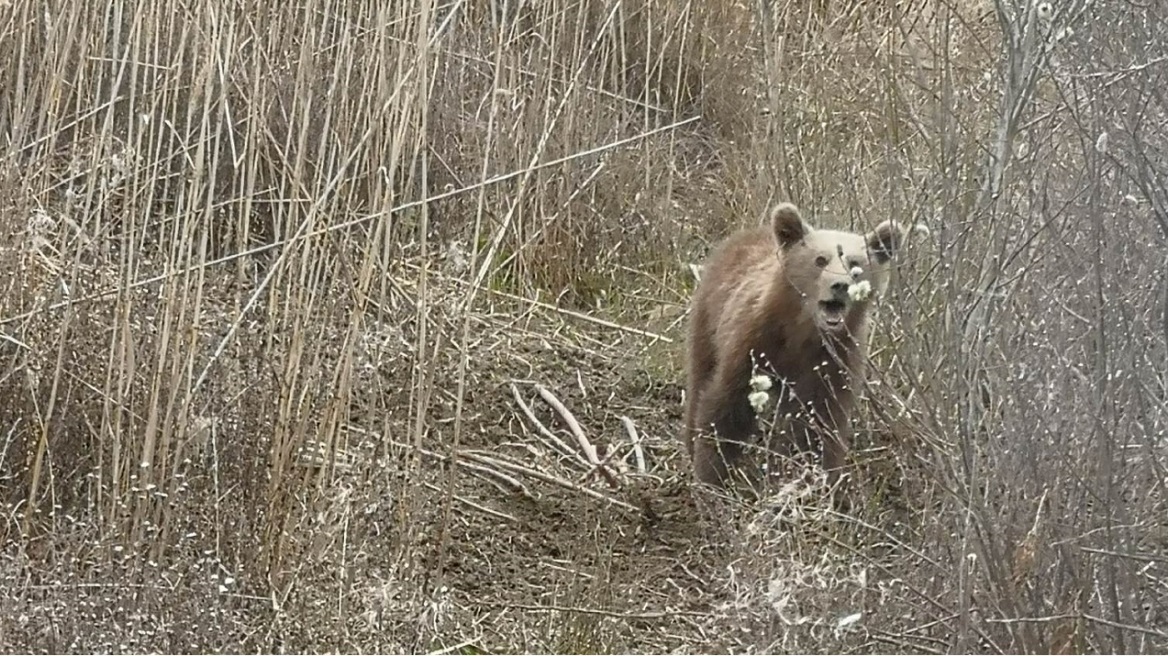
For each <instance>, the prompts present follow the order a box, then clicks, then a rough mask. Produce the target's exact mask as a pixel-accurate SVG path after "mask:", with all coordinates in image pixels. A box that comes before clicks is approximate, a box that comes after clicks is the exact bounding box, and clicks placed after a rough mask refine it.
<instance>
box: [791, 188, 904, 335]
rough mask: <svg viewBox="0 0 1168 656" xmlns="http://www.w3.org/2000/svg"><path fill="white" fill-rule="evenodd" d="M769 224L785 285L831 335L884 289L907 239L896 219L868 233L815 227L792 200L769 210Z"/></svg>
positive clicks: (848, 324) (859, 315)
mask: <svg viewBox="0 0 1168 656" xmlns="http://www.w3.org/2000/svg"><path fill="white" fill-rule="evenodd" d="M771 225H772V227H773V230H774V234H775V241H776V242H777V243H778V246H779V250H780V251H781V252H782V254H783V262H784V264H783V275H784V278H785V279H786V282H787V284H789V285H790V286H791V287H792V288H793V289H794V290H795V291H796V292H797V293H798V294H799V295H800V297H801V298H802V299H803V303H804V308H805V310H806V311H807V312H808V313H809V314H810V315H811V316H812V317H813V318H814V320H815V323H816V325H817V326H818V327H819V328H820V329H821V330H823V331H824V332H827V333H842V332H845V331H847V330H848V329H849V328H851V327H854V326H855V325H856V322H857V321H858V320H859V319H860V318H862V317H863V314H864V312H865V310H866V309H867V307H868V302H869V300H870V299H871V297H872V296H874V295H877V294H881V293H883V292H884V290H885V288H886V287H887V286H888V271H889V263H890V262H891V261H892V258H893V256H894V255H895V254H896V251H897V249H898V248H899V247H900V245H901V244H902V243H903V242H904V237H905V230H904V228H903V227H901V226H900V225H899V224H898V223H896V222H894V221H885V222H883V223H881V224H880V225H878V226H876V228H875V229H874V230H872V231H871V232H869V233H868V234H866V235H859V234H856V233H853V232H841V231H838V230H816V229H814V228H812V227H811V226H809V225H807V224H806V223H804V221H803V217H802V216H800V214H799V209H798V208H797V207H795V206H794V205H792V204H791V203H783V204H781V205H778V206H776V207H775V208H774V209H773V210H772V211H771Z"/></svg>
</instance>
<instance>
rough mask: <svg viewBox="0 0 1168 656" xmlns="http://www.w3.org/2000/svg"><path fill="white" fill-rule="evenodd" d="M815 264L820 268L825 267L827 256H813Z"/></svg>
mask: <svg viewBox="0 0 1168 656" xmlns="http://www.w3.org/2000/svg"><path fill="white" fill-rule="evenodd" d="M815 266H817V267H819V268H820V269H822V268H824V267H826V266H827V256H826V255H820V256H819V257H817V258H815Z"/></svg>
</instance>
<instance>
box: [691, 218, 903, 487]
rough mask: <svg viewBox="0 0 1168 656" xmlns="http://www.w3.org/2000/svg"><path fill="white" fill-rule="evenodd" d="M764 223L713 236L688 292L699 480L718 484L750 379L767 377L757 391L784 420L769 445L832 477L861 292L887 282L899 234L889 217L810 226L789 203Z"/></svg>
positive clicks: (843, 432) (858, 330) (860, 319)
mask: <svg viewBox="0 0 1168 656" xmlns="http://www.w3.org/2000/svg"><path fill="white" fill-rule="evenodd" d="M769 223H770V225H768V226H759V227H757V228H754V229H747V230H743V231H740V232H738V233H736V234H734V235H731V236H730V237H728V238H727V239H726V240H725V241H723V242H722V243H721V244H720V245H719V246H718V247H717V248H716V249H715V250H714V252H713V253H712V254H711V256H710V257H709V259H708V260H707V263H706V265H705V268H704V272H703V274H702V277H701V281H700V283H699V284H698V288H697V290H696V291H695V293H694V297H693V301H692V306H691V310H692V314H691V317H690V330H689V344H688V347H689V357H688V362H687V366H688V371H687V377H688V381H687V388H688V389H687V393H686V411H685V433H684V440H685V443H686V448H687V450H688V451H689V453H690V455H691V456H692V458H693V461H694V467H695V475H696V477H697V479H698V480H699V481H701V482H703V483H708V484H713V485H717V486H722V485H724V484H725V482H726V476H727V474H728V471H729V470H728V466H730V465H734V464H736V463H737V462H738V461H739V460H740V458H741V456H742V452H743V447H744V445H745V444H746V443H747V442H748V441H749V440H750V439H751V438H752V437H753V435H754V433H755V429H756V421H755V412H754V409H753V407H752V405H751V403H750V400H749V394H750V393H751V377H752V376H753V375H755V374H756V373H766V374H767V375H769V376H770V377H771V379H772V380H773V382H774V384H773V385H772V387H771V389H770V392H769V394H771V395H772V397H771V398H772V399H773V398H774V396H775V395H777V397H778V401H777V402H778V404H779V406H778V409H779V411H780V416H782V417H786V418H787V419H788V421H787V424H788V425H787V433H786V436H787V437H786V438H785V439H782V440H776V441H775V442H772V444H771V445H770V448H772V449H775V450H776V451H778V452H780V453H783V454H785V455H793V451H794V450H798V451H803V452H805V451H813V452H818V453H819V454H820V455H821V457H822V464H823V466H824V468H825V469H826V470H827V471H828V475H829V480H830V481H833V482H834V481H836V480H838V477H839V473H840V470H841V468H842V467H843V466H844V460H845V457H846V453H847V448H848V447H847V445H848V439H849V430H848V415H849V413H850V411H851V409H852V406H853V405H854V399H855V397H854V392H853V389H854V387H855V384H856V383H857V382H858V380H857V379H858V376H859V375H860V374H861V368H862V364H863V360H864V344H865V341H866V340H865V337H866V330H867V322H868V314H869V312H868V308H869V306H870V297H868V298H865V296H866V295H865V294H864V293H863V292H864V291H865V288H866V289H867V290H869V291H870V293H871V294H872V295H873V296H874V295H875V294H878V293H880V292H882V291H883V290H884V288H885V287H886V286H887V281H888V269H889V261H890V260H891V258H892V256H893V255H894V253H895V251H896V249H897V248H898V247H899V245H900V243H901V242H902V241H903V238H904V234H905V233H904V231H903V229H902V228H901V227H900V226H899V225H898V224H896V223H894V222H892V221H885V222H884V223H882V224H881V225H880V226H878V227H877V228H876V229H875V230H873V231H872V232H870V233H869V234H867V235H858V234H855V233H850V232H839V231H834V230H815V229H812V228H811V227H810V226H808V225H807V224H806V223H805V222H804V221H803V219H802V217H801V216H800V213H799V210H798V208H796V207H795V206H794V205H792V204H790V203H783V204H781V205H778V206H777V207H775V208H774V209H773V210H772V211H771V215H770V222H769ZM864 281H866V282H864ZM857 284H858V287H853V286H854V285H857ZM756 363H757V364H758V366H759V369H758V370H757V371H756V370H755V368H754V365H755V364H756ZM768 412H769V411H768Z"/></svg>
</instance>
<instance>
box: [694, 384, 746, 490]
mask: <svg viewBox="0 0 1168 656" xmlns="http://www.w3.org/2000/svg"><path fill="white" fill-rule="evenodd" d="M739 378H740V379H741V380H742V382H741V383H739V382H738V380H737V379H739ZM748 394H749V378H748V377H747V376H745V375H740V376H725V375H723V376H716V377H715V379H714V381H713V384H712V385H710V387H709V388H708V389H706V390H705V391H704V392H703V394H702V397H701V399H700V401H699V406H698V409H697V417H696V421H695V424H696V425H695V429H696V435H695V436H694V444H693V460H694V473H695V475H696V478H697V480H698V481H699V482H701V483H706V484H708V485H714V486H717V487H725V484H726V478H727V476H728V474H729V470H730V467H732V466H734V465H737V464H738V462H739V461H740V460H741V459H742V452H743V448H744V446H745V444H746V442H747V441H748V440H749V439H750V438H751V436H752V435H753V434H754V429H755V418H754V410H753V409H752V408H751V407H750V400H749V397H748V396H747V395H748Z"/></svg>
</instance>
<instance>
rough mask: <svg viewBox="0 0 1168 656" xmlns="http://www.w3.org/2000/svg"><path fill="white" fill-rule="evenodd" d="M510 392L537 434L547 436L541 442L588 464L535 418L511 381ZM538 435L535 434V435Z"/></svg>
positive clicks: (587, 464) (583, 463)
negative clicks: (545, 439)
mask: <svg viewBox="0 0 1168 656" xmlns="http://www.w3.org/2000/svg"><path fill="white" fill-rule="evenodd" d="M511 394H512V396H514V397H515V402H516V403H518V404H519V409H520V410H522V411H523V414H524V415H526V416H527V419H528V421H530V422H531V423H532V424H535V428H536V430H537V431H538V433H539V435H542V436H543V437H545V438H547V441H544V440H540V441H541V442H543V443H544V444H545V445H546V446H547V447H548V448H550V449H552V450H553V451H559V452H560V453H561V454H563V455H566V456H568V457H570V458H573V459H574V460H576V461H577V462H579V463H580V464H582V465H584V466H585V467H589V466H590V464H589V462H588V461H587V460H586V459H585V458H584V457H582V456H581V455H580V453H579V452H578V451H576V450H575V449H573V448H572V447H570V446H568V444H567V443H566V442H564V441H563V440H561V439H560V438H559V436H558V435H556V434H555V433H553V432H551V430H549V429H548V427H547V426H544V425H543V422H541V421H540V420H539V419H538V418H536V416H535V413H534V412H533V411H532V410H531V406H529V405H527V403H526V402H525V401H524V400H523V396H522V395H520V393H519V388H518V387H516V386H515V383H511ZM539 435H537V437H538V436H539ZM549 442H550V444H549Z"/></svg>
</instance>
